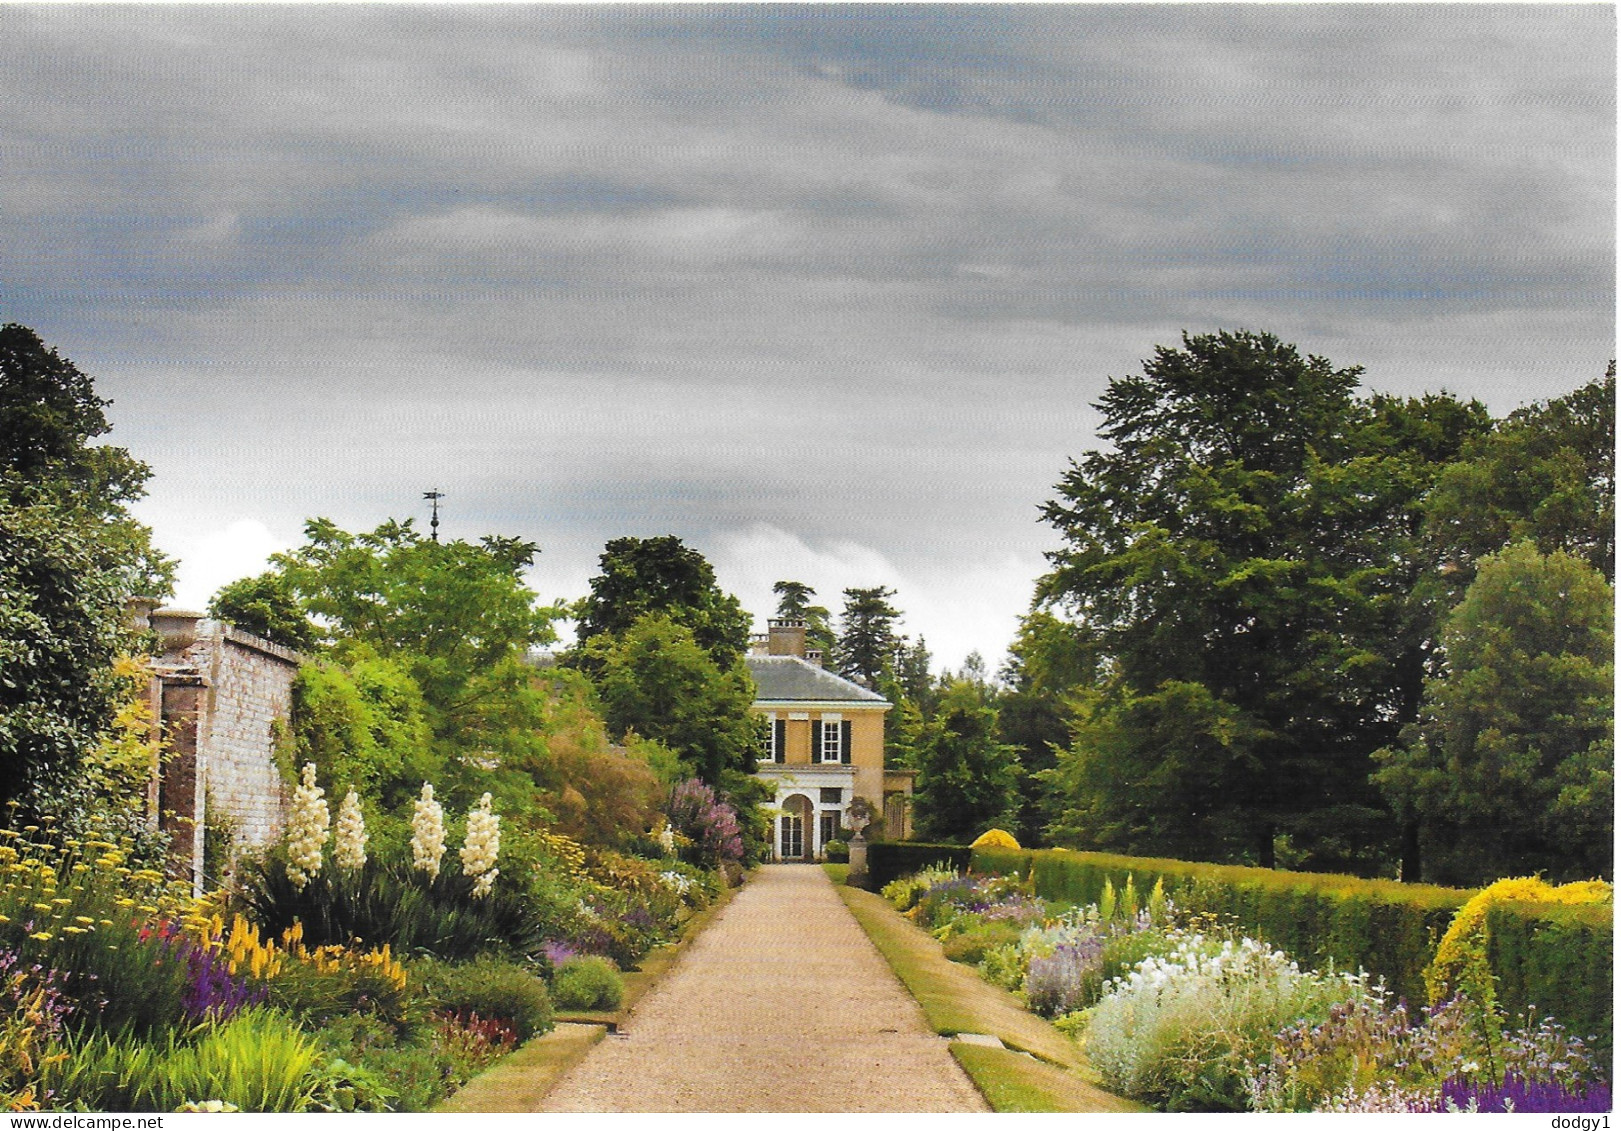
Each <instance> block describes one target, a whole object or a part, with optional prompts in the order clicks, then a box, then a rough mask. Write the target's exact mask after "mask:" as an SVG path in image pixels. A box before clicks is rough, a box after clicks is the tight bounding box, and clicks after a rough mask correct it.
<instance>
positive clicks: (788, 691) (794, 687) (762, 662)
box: [743, 656, 889, 706]
mask: <svg viewBox="0 0 1621 1131" xmlns="http://www.w3.org/2000/svg"><path fill="white" fill-rule="evenodd" d="M743 659H744V662H745V663H747V664H748V666H749V674H750V675H751V676H753V677H754V684H755V686H756V687H757V688H758V689H759V690H758V693H757V694H756V695H755V699H756V700H757V701H760V702H767V703H789V702H807V703H841V702H842V703H852V704H855V703H873V704H878V703H883V704H885V705H886V706H887V705H888V702H889V701H888V700H887V699H885V698H884V697H883V696H882V695H879V694H878V693H877V692H876V691H868V690H867V689H866V688H865V687H862V686H861V685H860V684H859V683H851V682H850V681H849V680H847V679H845V678H844V677H843V676H837V675H834V674H833V673H832V672H830V671H828V670H827V669H826V668H822V667H819V666H817V665H816V664H813V663H810V662H809V661H807V660H802V659H800V658H799V657H798V656H745V657H744V658H743Z"/></svg>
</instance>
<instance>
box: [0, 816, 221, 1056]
mask: <svg viewBox="0 0 1621 1131" xmlns="http://www.w3.org/2000/svg"><path fill="white" fill-rule="evenodd" d="M40 834H41V830H40V828H39V827H38V826H32V825H31V826H28V827H27V828H25V829H23V830H21V831H18V830H14V829H0V879H3V880H4V884H3V886H0V947H4V948H6V949H7V950H9V951H11V952H14V953H15V954H16V955H17V956H18V959H19V961H21V962H23V963H26V964H28V965H29V966H33V965H36V964H37V965H39V966H40V967H41V968H42V969H55V970H58V971H60V972H61V975H60V981H59V983H58V987H59V992H60V993H61V995H62V1000H63V1001H64V1002H65V1003H66V1004H67V1005H70V1006H71V1007H72V1008H73V1011H74V1012H73V1017H74V1024H75V1025H76V1026H80V1027H86V1026H88V1027H93V1028H102V1027H104V1028H107V1029H113V1030H116V1029H121V1028H124V1027H126V1026H128V1027H131V1028H133V1029H134V1030H136V1031H138V1032H148V1031H151V1030H154V1029H161V1028H163V1027H166V1026H169V1025H172V1024H175V1023H176V1022H178V1021H179V1020H180V1018H181V1017H182V1015H183V1009H182V998H183V997H184V995H185V994H186V992H187V989H188V987H189V985H190V982H191V975H190V971H189V969H188V967H187V965H186V962H185V961H184V959H183V957H182V956H180V955H178V954H176V953H175V951H174V950H173V949H172V948H171V947H170V946H168V945H167V942H166V941H165V939H164V938H162V937H160V936H159V935H157V934H156V925H158V924H162V923H169V922H180V921H182V920H184V919H185V918H186V916H187V915H188V914H189V912H190V910H191V908H192V905H193V901H192V899H191V894H190V891H189V888H188V887H186V886H183V885H178V884H171V883H169V882H167V881H166V880H165V879H164V877H163V875H162V873H160V872H157V871H155V870H152V869H147V868H133V867H131V866H130V864H129V863H128V862H127V861H128V860H129V858H130V857H129V853H130V842H129V841H128V840H127V839H122V838H121V839H120V840H119V841H118V842H114V841H111V840H95V839H91V840H78V839H68V840H66V841H64V842H63V843H62V844H60V845H56V844H50V843H48V842H46V841H44V840H42V839H35V838H36V837H38V836H39V835H40Z"/></svg>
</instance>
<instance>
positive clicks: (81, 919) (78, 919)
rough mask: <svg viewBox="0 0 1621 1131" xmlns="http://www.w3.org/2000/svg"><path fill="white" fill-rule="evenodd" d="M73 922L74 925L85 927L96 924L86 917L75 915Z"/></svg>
mask: <svg viewBox="0 0 1621 1131" xmlns="http://www.w3.org/2000/svg"><path fill="white" fill-rule="evenodd" d="M73 921H74V922H75V923H83V924H84V925H85V926H87V927H93V926H95V923H96V921H95V920H94V919H92V918H91V917H90V916H88V915H75V916H74V917H73Z"/></svg>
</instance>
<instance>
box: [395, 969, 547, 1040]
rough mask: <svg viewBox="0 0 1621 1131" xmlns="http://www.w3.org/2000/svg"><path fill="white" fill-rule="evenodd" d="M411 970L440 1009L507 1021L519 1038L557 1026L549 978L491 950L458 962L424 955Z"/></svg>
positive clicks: (424, 993) (431, 1002) (433, 1006)
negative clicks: (553, 1019)
mask: <svg viewBox="0 0 1621 1131" xmlns="http://www.w3.org/2000/svg"><path fill="white" fill-rule="evenodd" d="M411 974H412V975H413V976H414V977H415V979H416V980H417V981H418V983H419V985H420V987H421V989H420V992H421V994H422V997H423V998H424V999H425V1000H426V1002H427V1004H428V1006H429V1008H431V1009H432V1010H434V1011H435V1012H438V1013H448V1014H453V1015H456V1016H460V1017H463V1018H467V1017H472V1016H473V1015H475V1014H476V1015H477V1016H478V1017H479V1018H482V1019H483V1020H485V1021H497V1022H501V1023H503V1024H505V1025H507V1026H508V1027H510V1029H511V1030H512V1033H513V1035H514V1036H515V1037H516V1039H517V1040H519V1041H527V1040H528V1039H529V1038H530V1037H533V1036H535V1035H537V1034H539V1033H544V1032H547V1031H548V1030H550V1029H551V1027H552V1003H551V995H550V994H548V993H547V990H546V982H545V980H544V979H542V978H541V977H540V976H539V975H537V974H536V973H535V972H534V971H533V970H531V969H530V968H529V967H527V966H523V965H520V964H519V963H516V962H507V961H503V960H502V959H499V958H492V957H488V956H486V957H481V958H478V959H476V960H474V961H472V962H467V963H461V964H457V965H451V964H449V963H444V962H434V961H431V960H423V961H421V962H417V963H413V964H412V966H411Z"/></svg>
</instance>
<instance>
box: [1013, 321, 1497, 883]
mask: <svg viewBox="0 0 1621 1131" xmlns="http://www.w3.org/2000/svg"><path fill="white" fill-rule="evenodd" d="M1358 376H1359V371H1358V370H1356V369H1354V368H1351V369H1335V368H1334V367H1333V366H1332V365H1331V364H1330V363H1329V362H1328V361H1327V360H1325V359H1323V358H1320V357H1302V356H1301V355H1300V354H1299V352H1298V351H1297V350H1296V349H1295V348H1294V347H1293V346H1290V345H1286V344H1284V343H1282V342H1280V341H1279V340H1278V339H1277V338H1275V337H1273V336H1272V335H1269V334H1254V333H1248V332H1240V333H1227V332H1222V333H1217V334H1212V335H1200V336H1184V338H1183V342H1182V348H1181V349H1171V348H1168V347H1159V348H1157V349H1156V351H1155V354H1154V356H1153V357H1152V358H1151V359H1149V360H1148V361H1146V362H1145V363H1144V366H1143V373H1142V375H1141V376H1137V377H1129V378H1122V379H1116V380H1113V381H1111V383H1110V385H1109V388H1108V390H1107V391H1106V393H1105V394H1104V396H1103V399H1102V401H1101V402H1100V404H1099V406H1098V407H1099V408H1100V410H1101V411H1102V412H1103V415H1104V425H1103V427H1102V429H1100V434H1101V435H1102V436H1103V437H1104V438H1105V439H1106V440H1109V441H1111V442H1112V444H1113V450H1111V451H1097V452H1091V453H1089V454H1087V455H1086V456H1085V457H1083V458H1082V459H1081V460H1080V461H1078V462H1075V463H1073V464H1072V465H1071V467H1070V470H1069V471H1068V472H1067V473H1066V475H1065V476H1064V478H1063V479H1062V481H1061V482H1060V483H1059V484H1058V488H1057V490H1058V497H1057V498H1055V499H1054V500H1053V501H1051V502H1049V503H1048V504H1047V505H1046V507H1045V508H1044V511H1043V514H1044V517H1045V519H1046V521H1048V522H1050V523H1051V524H1052V525H1053V526H1054V527H1055V528H1056V529H1057V530H1058V532H1059V533H1060V534H1061V536H1062V537H1063V539H1064V543H1065V545H1064V548H1063V549H1061V550H1060V551H1059V552H1057V553H1056V554H1054V555H1053V556H1052V557H1053V563H1054V569H1053V571H1052V572H1051V573H1049V574H1048V575H1047V576H1045V577H1043V578H1042V579H1041V580H1040V581H1039V583H1038V591H1037V598H1038V602H1039V603H1040V606H1039V607H1042V608H1046V609H1050V610H1053V611H1055V612H1065V613H1067V614H1069V615H1070V616H1071V617H1072V618H1073V620H1074V622H1075V623H1076V625H1077V626H1078V632H1079V634H1080V637H1081V639H1083V640H1084V641H1086V642H1088V643H1089V644H1090V643H1092V642H1095V644H1096V647H1097V654H1098V656H1099V658H1100V659H1101V660H1103V661H1106V663H1107V668H1106V669H1105V670H1107V671H1108V672H1109V673H1110V675H1111V686H1110V690H1109V694H1108V698H1107V699H1106V700H1105V701H1104V702H1103V703H1102V704H1099V705H1094V706H1093V707H1092V709H1091V710H1090V712H1089V718H1088V719H1087V724H1088V725H1087V727H1086V728H1085V733H1083V734H1081V735H1078V736H1077V747H1078V749H1077V751H1076V752H1077V753H1078V754H1079V755H1080V756H1081V757H1082V759H1083V760H1088V761H1090V762H1092V763H1098V762H1105V761H1108V760H1110V759H1112V758H1113V757H1115V756H1120V757H1123V758H1124V759H1125V760H1126V762H1127V764H1126V765H1125V766H1124V767H1122V768H1121V770H1120V771H1118V772H1116V771H1115V770H1113V769H1112V768H1110V767H1108V766H1096V765H1095V766H1094V767H1093V770H1091V771H1089V772H1087V773H1082V774H1077V775H1071V776H1069V777H1068V778H1066V779H1065V780H1064V784H1065V785H1066V786H1068V787H1069V788H1070V789H1071V790H1072V791H1074V792H1071V793H1069V794H1067V795H1066V800H1067V801H1068V805H1067V806H1066V807H1067V808H1068V810H1069V814H1068V817H1067V820H1068V821H1069V827H1070V828H1071V829H1072V830H1074V831H1077V832H1080V833H1084V834H1086V835H1087V837H1088V839H1089V840H1090V841H1091V842H1092V843H1108V844H1111V845H1118V846H1122V847H1132V848H1135V849H1137V850H1141V849H1143V848H1146V847H1148V846H1149V843H1150V842H1151V839H1152V838H1151V836H1150V834H1149V833H1148V831H1147V830H1148V828H1149V827H1150V826H1161V827H1163V826H1168V825H1176V826H1179V827H1182V828H1185V829H1187V830H1189V831H1187V832H1185V833H1184V839H1183V843H1184V844H1187V842H1189V841H1194V842H1196V843H1195V844H1194V845H1192V846H1190V847H1188V848H1186V849H1178V851H1193V850H1194V849H1195V848H1196V849H1197V854H1198V855H1204V856H1217V857H1221V858H1226V859H1235V860H1236V859H1248V860H1250V861H1253V862H1256V863H1259V864H1262V865H1270V864H1271V863H1272V862H1273V859H1274V852H1275V847H1274V846H1275V843H1276V838H1277V837H1278V836H1279V835H1280V834H1285V833H1286V834H1288V835H1289V836H1290V838H1291V842H1292V844H1293V845H1294V846H1295V848H1296V851H1297V852H1298V853H1299V854H1300V855H1301V858H1302V860H1303V862H1307V863H1309V862H1312V861H1314V860H1318V859H1324V858H1343V857H1345V856H1346V855H1347V854H1348V853H1353V852H1356V851H1358V849H1357V844H1358V842H1366V841H1367V840H1368V839H1369V835H1370V833H1371V834H1373V835H1372V839H1373V840H1374V842H1375V843H1374V845H1373V850H1374V856H1375V860H1373V861H1369V863H1370V864H1371V863H1374V862H1376V860H1377V854H1378V852H1379V850H1380V849H1381V848H1382V845H1381V844H1380V843H1379V842H1381V841H1384V840H1388V839H1390V838H1391V836H1392V834H1393V833H1394V831H1395V830H1394V827H1393V826H1388V825H1387V826H1386V827H1385V828H1382V829H1381V828H1378V827H1372V828H1370V827H1368V822H1367V821H1359V820H1357V819H1351V820H1347V818H1348V817H1351V818H1355V817H1356V815H1357V813H1358V811H1362V812H1361V816H1364V817H1373V818H1377V816H1378V814H1377V813H1376V812H1375V810H1376V809H1377V807H1378V804H1379V797H1378V795H1377V794H1376V793H1375V792H1374V791H1373V790H1372V789H1371V787H1370V786H1369V784H1368V782H1367V776H1368V773H1369V771H1370V770H1371V769H1372V765H1371V762H1370V761H1369V755H1370V754H1371V752H1372V751H1373V750H1374V749H1376V748H1378V747H1379V746H1380V745H1382V744H1383V743H1384V742H1386V741H1388V740H1389V739H1390V738H1391V737H1392V736H1393V732H1394V729H1395V727H1396V726H1398V725H1399V723H1400V721H1401V720H1402V719H1403V717H1404V716H1403V713H1402V712H1403V711H1404V710H1406V709H1410V708H1411V706H1412V703H1409V702H1408V701H1407V700H1404V699H1403V692H1404V691H1405V690H1406V689H1407V688H1409V687H1411V686H1416V685H1417V683H1418V682H1419V680H1421V678H1422V674H1423V665H1424V663H1425V661H1426V655H1425V651H1424V647H1423V642H1424V639H1425V632H1426V631H1427V630H1428V629H1429V627H1430V626H1429V624H1427V623H1426V622H1425V617H1426V615H1427V609H1428V606H1426V605H1425V604H1424V602H1422V601H1411V600H1409V599H1408V594H1409V593H1410V591H1411V590H1412V588H1413V586H1414V585H1415V584H1416V579H1417V578H1418V577H1420V576H1421V575H1423V574H1424V573H1425V569H1426V566H1427V565H1428V564H1429V563H1428V562H1427V561H1426V560H1425V559H1424V557H1423V555H1422V554H1421V553H1420V549H1421V547H1419V546H1418V544H1417V540H1416V537H1415V535H1414V533H1413V532H1414V531H1415V530H1416V529H1417V526H1418V522H1417V517H1416V508H1417V506H1418V502H1419V500H1420V499H1421V498H1422V496H1423V493H1424V491H1425V490H1426V489H1427V487H1428V484H1429V482H1430V481H1431V480H1432V479H1433V476H1434V474H1435V473H1436V470H1437V469H1438V467H1439V463H1438V462H1437V461H1438V460H1439V459H1440V458H1443V457H1444V456H1445V454H1446V445H1447V443H1448V442H1451V443H1453V444H1455V443H1457V442H1458V441H1459V440H1461V438H1462V435H1467V433H1468V430H1469V429H1470V428H1471V427H1473V428H1479V427H1480V426H1481V425H1482V424H1483V422H1484V412H1483V410H1481V409H1480V408H1479V406H1471V405H1460V404H1458V403H1457V402H1455V401H1452V400H1451V399H1450V398H1445V397H1440V398H1427V399H1426V400H1425V401H1422V402H1406V403H1403V402H1395V401H1392V400H1390V399H1389V398H1384V399H1380V398H1375V399H1373V400H1371V401H1360V400H1358V399H1357V398H1356V396H1355V393H1356V388H1357V382H1358ZM1449 429H1450V430H1451V431H1450V433H1449ZM1449 436H1450V441H1449ZM1173 689H1174V690H1173ZM1159 696H1167V697H1166V698H1162V699H1160V700H1159V701H1158V702H1155V697H1159ZM1412 702H1413V703H1416V698H1414V699H1413V700H1412ZM1134 705H1135V706H1134ZM1100 725H1101V726H1102V727H1103V729H1102V731H1101V732H1099V731H1098V730H1097V727H1099V726H1100ZM1144 728H1147V732H1146V733H1145V732H1144ZM1164 728H1169V729H1170V730H1172V731H1185V732H1191V733H1192V734H1193V735H1195V736H1197V737H1199V739H1200V741H1201V743H1202V744H1203V745H1204V746H1205V747H1206V749H1207V751H1208V752H1209V753H1211V754H1213V755H1214V756H1215V757H1216V758H1217V759H1218V762H1217V764H1216V765H1215V766H1213V767H1206V766H1203V765H1200V764H1198V763H1197V762H1196V760H1195V758H1194V756H1193V755H1191V754H1184V755H1182V756H1181V757H1180V758H1179V759H1178V761H1177V765H1176V766H1175V767H1173V768H1172V769H1171V770H1170V771H1169V772H1167V773H1166V774H1164V775H1162V776H1164V777H1166V778H1168V779H1170V780H1169V781H1168V782H1167V783H1166V784H1167V785H1168V787H1169V793H1166V792H1162V791H1159V790H1155V789H1152V788H1148V783H1146V782H1145V781H1143V779H1144V778H1146V777H1147V776H1149V775H1151V774H1152V773H1153V769H1154V761H1155V760H1154V759H1153V757H1152V756H1151V755H1150V753H1149V752H1150V751H1151V750H1152V748H1153V746H1154V744H1155V742H1156V739H1155V737H1154V733H1153V732H1154V731H1156V730H1162V729H1164ZM1094 740H1096V741H1098V742H1100V743H1103V744H1104V745H1100V746H1097V747H1094V746H1093V745H1092V743H1093V742H1094ZM1200 777H1202V778H1204V779H1205V781H1207V782H1208V781H1209V780H1210V779H1212V778H1214V779H1216V781H1217V788H1215V789H1208V788H1202V787H1200V786H1199V784H1198V782H1197V779H1198V778H1200ZM1331 810H1333V811H1337V815H1336V817H1335V820H1334V824H1335V826H1336V828H1335V830H1334V835H1333V837H1332V838H1331V842H1330V843H1328V844H1326V845H1324V846H1323V848H1322V851H1320V852H1319V851H1317V849H1316V846H1315V845H1314V843H1313V842H1314V840H1315V838H1316V837H1317V836H1318V835H1319V833H1320V830H1322V829H1323V828H1324V827H1325V820H1324V814H1325V813H1326V812H1328V811H1331ZM1095 820H1104V821H1107V822H1109V826H1110V827H1108V828H1104V829H1094V828H1092V827H1091V826H1090V824H1089V823H1090V822H1092V821H1095ZM1078 822H1087V823H1088V825H1087V827H1084V828H1082V827H1078ZM1361 851H1363V852H1366V851H1367V850H1366V849H1362V850H1361Z"/></svg>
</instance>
